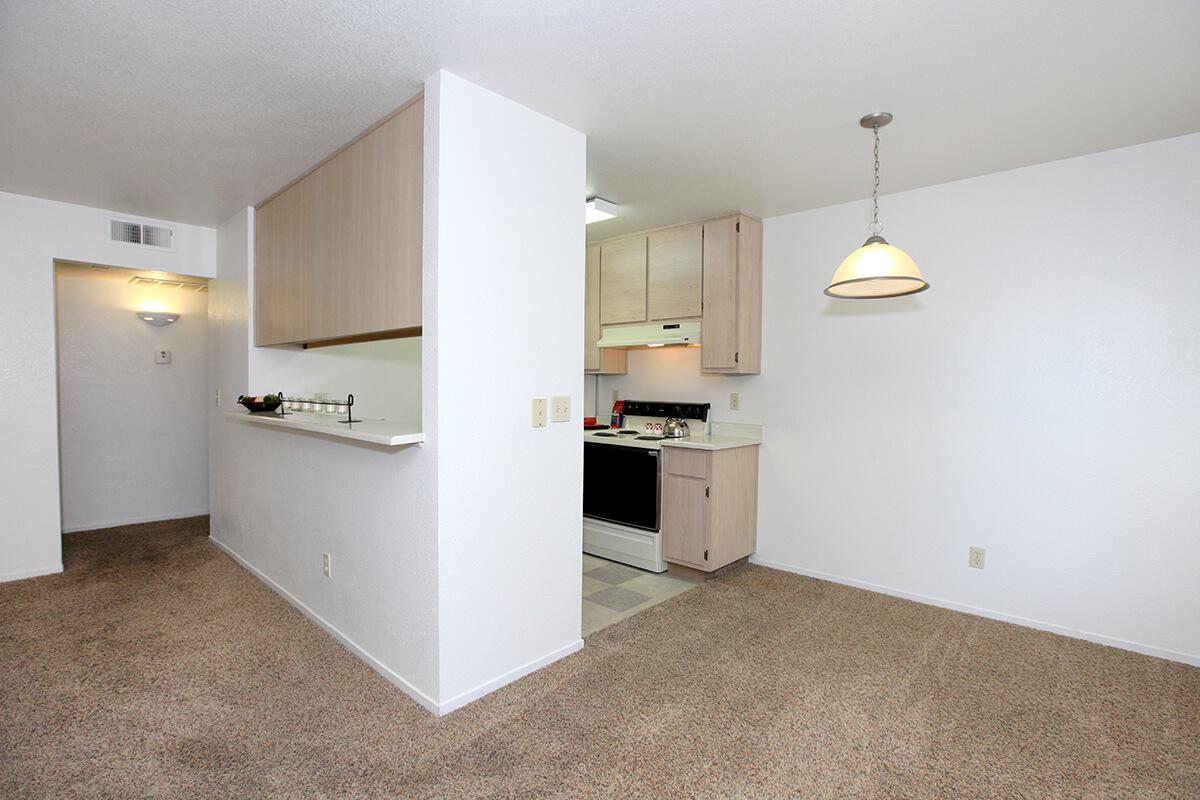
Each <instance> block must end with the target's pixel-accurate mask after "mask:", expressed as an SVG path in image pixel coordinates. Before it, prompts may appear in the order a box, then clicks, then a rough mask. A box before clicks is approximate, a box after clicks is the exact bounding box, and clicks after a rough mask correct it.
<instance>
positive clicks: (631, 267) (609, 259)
mask: <svg viewBox="0 0 1200 800" xmlns="http://www.w3.org/2000/svg"><path fill="white" fill-rule="evenodd" d="M645 321H646V237H645V236H632V237H630V238H628V239H617V240H615V241H612V242H605V243H603V244H602V245H600V324H601V325H616V324H621V323H626V322H645Z"/></svg>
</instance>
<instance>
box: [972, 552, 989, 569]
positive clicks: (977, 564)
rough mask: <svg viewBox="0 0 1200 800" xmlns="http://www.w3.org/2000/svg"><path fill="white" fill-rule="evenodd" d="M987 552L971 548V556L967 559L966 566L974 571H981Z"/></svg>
mask: <svg viewBox="0 0 1200 800" xmlns="http://www.w3.org/2000/svg"><path fill="white" fill-rule="evenodd" d="M986 554H987V551H986V550H984V549H983V548H982V547H972V548H971V554H970V556H968V557H967V564H968V565H970V566H971V567H973V568H975V569H983V557H984V556H985V555H986Z"/></svg>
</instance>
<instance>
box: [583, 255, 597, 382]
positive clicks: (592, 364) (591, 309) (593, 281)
mask: <svg viewBox="0 0 1200 800" xmlns="http://www.w3.org/2000/svg"><path fill="white" fill-rule="evenodd" d="M585 253H586V254H585V256H584V279H583V280H584V283H583V370H584V372H595V371H598V370H599V369H600V348H599V347H596V342H597V341H599V340H600V245H598V244H593V245H590V246H589V247H588V248H587V250H586V251H585Z"/></svg>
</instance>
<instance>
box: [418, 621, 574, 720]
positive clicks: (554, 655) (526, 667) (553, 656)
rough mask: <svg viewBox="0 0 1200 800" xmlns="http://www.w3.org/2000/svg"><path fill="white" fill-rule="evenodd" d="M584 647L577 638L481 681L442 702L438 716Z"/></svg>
mask: <svg viewBox="0 0 1200 800" xmlns="http://www.w3.org/2000/svg"><path fill="white" fill-rule="evenodd" d="M582 649H583V639H576V640H575V641H573V642H571V643H570V644H568V645H565V646H563V647H560V648H558V649H557V650H553V651H551V652H549V653H547V654H546V655H544V656H541V657H539V658H535V659H534V660H533V661H530V662H528V663H527V664H522V665H521V666H519V667H517V668H516V669H513V670H509V671H508V672H506V673H504V674H503V675H501V676H499V677H498V678H493V679H492V680H490V681H487V682H486V683H481V684H479V685H478V686H476V687H475V688H474V689H468V690H467V691H465V692H463V693H462V694H460V695H457V696H456V697H452V698H451V699H449V700H447V701H446V702H444V703H442V704H441V706H440V708H439V710H438V712H437V713H438V716H441V715H443V714H449V713H450V712H451V711H454V710H456V709H459V708H462V707H463V706H465V705H466V704H467V703H470V702H472V701H474V700H478V699H479V698H481V697H483V696H484V695H486V694H491V693H492V692H494V691H496V690H497V689H499V688H500V687H501V686H504V685H506V684H509V683H512V682H513V681H515V680H518V679H519V678H524V677H525V676H526V675H528V674H529V673H531V672H536V671H537V670H539V669H541V668H542V667H545V666H547V665H549V664H553V663H554V662H555V661H558V660H559V659H560V658H566V657H567V656H569V655H571V654H572V653H578V652H579V651H580V650H582Z"/></svg>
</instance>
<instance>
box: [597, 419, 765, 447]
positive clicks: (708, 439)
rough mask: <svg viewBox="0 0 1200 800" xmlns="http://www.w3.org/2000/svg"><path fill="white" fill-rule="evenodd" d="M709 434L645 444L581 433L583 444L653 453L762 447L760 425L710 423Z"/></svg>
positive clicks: (632, 438) (642, 441)
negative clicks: (661, 449) (676, 449)
mask: <svg viewBox="0 0 1200 800" xmlns="http://www.w3.org/2000/svg"><path fill="white" fill-rule="evenodd" d="M709 427H710V428H711V431H710V432H709V433H697V434H693V435H692V436H685V437H683V438H682V439H659V440H657V441H646V440H643V439H638V438H637V437H636V436H633V435H625V436H620V437H619V439H618V438H617V437H613V436H596V435H595V434H596V433H597V432H596V431H584V434H583V440H584V441H585V442H595V443H597V444H620V445H621V446H623V447H640V448H643V449H646V450H657V449H659V447H660V446H661V447H689V448H691V449H693V450H728V449H729V448H731V447H750V446H752V445H756V444H762V441H763V435H762V430H763V429H762V425H751V424H747V423H742V422H713V423H712V424H711V425H710V426H709Z"/></svg>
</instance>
